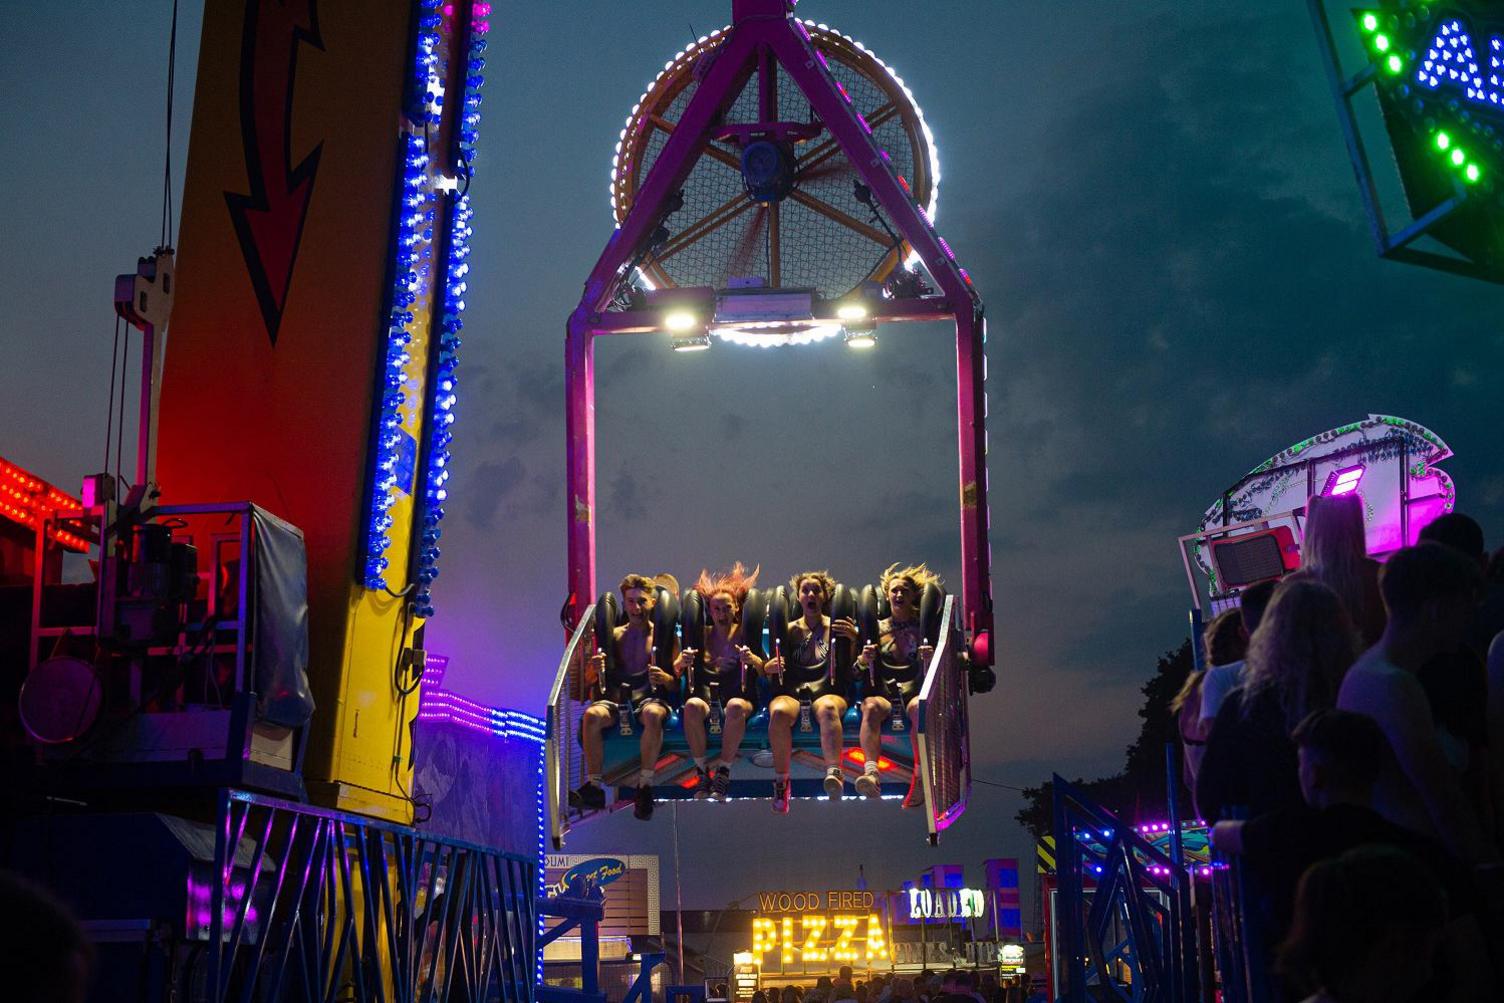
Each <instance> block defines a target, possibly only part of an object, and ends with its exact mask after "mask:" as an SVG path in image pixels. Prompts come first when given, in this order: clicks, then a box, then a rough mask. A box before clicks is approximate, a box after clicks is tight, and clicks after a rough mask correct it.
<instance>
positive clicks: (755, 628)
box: [742, 589, 768, 659]
mask: <svg viewBox="0 0 1504 1003" xmlns="http://www.w3.org/2000/svg"><path fill="white" fill-rule="evenodd" d="M767 621H768V595H767V593H766V592H759V591H758V590H757V589H748V590H747V600H746V602H744V603H742V643H743V644H745V645H746V646H747V648H748V649H749V650H750V651H751V652H752V654H754V655H756V656H757V657H758V658H762V659H766V658H767V657H768V653H767V651H766V650H765V649H764V647H763V642H762V629H763V627H764V626H765V625H766V624H767Z"/></svg>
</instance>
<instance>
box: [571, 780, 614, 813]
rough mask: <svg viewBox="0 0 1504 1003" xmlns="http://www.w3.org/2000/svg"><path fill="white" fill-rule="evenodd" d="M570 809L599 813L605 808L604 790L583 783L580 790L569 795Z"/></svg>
mask: <svg viewBox="0 0 1504 1003" xmlns="http://www.w3.org/2000/svg"><path fill="white" fill-rule="evenodd" d="M569 804H570V807H572V808H588V809H590V810H592V811H600V810H601V809H602V808H604V807H606V790H605V788H604V787H602V786H601V785H600V784H592V783H583V784H581V785H580V789H579V790H577V791H575V792H573V793H572V794H570V795H569Z"/></svg>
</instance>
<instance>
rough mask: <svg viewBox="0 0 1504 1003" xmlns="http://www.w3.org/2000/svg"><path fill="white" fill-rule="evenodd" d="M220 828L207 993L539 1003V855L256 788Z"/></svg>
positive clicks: (236, 801)
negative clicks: (273, 795)
mask: <svg viewBox="0 0 1504 1003" xmlns="http://www.w3.org/2000/svg"><path fill="white" fill-rule="evenodd" d="M216 823H217V824H216V832H215V845H214V868H213V870H212V871H211V872H210V874H209V876H208V879H207V881H206V882H204V884H206V885H207V887H199V886H198V885H197V884H195V883H194V882H193V881H191V880H190V886H189V909H190V916H189V918H190V921H193V922H196V923H198V924H200V925H202V926H203V927H205V928H206V930H205V932H206V933H207V942H208V943H207V946H206V948H205V950H206V952H207V954H208V957H207V959H206V969H207V980H206V984H205V986H204V992H203V993H202V995H198V994H195V996H194V998H196V999H199V998H201V999H207V1000H216V1001H217V1000H239V1001H251V1000H273V999H304V1000H329V1001H333V1000H336V999H339V1000H347V999H353V1000H376V1001H386V1000H393V1001H399V1000H400V1001H429V1000H450V999H465V1000H476V1001H480V1000H485V1001H495V1003H533V1000H534V984H535V978H536V957H537V951H538V943H537V931H538V912H537V908H538V907H537V898H536V895H537V889H538V873H537V868H538V862H537V861H534V860H531V859H528V858H524V857H521V856H516V855H513V854H507V853H501V852H499V851H496V850H491V849H487V848H486V847H483V846H478V845H475V844H472V843H466V842H462V841H459V840H453V839H447V838H442V837H436V836H432V835H429V834H427V833H424V832H421V831H419V830H417V829H413V828H409V827H407V826H400V825H395V824H391V823H385V822H379V821H374V820H371V819H365V818H360V817H358V816H352V815H347V814H344V813H341V812H333V811H326V810H322V809H319V808H314V807H311V806H309V805H303V804H293V803H290V802H285V801H280V800H276V799H273V798H267V797H263V796H260V795H257V794H251V793H247V792H244V791H235V790H229V791H226V792H224V794H223V795H222V796H221V800H220V803H219V809H218V813H217V819H216Z"/></svg>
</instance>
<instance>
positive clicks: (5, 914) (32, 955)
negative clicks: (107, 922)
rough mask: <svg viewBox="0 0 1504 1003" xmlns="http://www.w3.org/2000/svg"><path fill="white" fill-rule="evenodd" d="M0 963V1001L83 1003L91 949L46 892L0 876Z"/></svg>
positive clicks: (3, 874) (74, 923)
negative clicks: (0, 999) (1, 999)
mask: <svg viewBox="0 0 1504 1003" xmlns="http://www.w3.org/2000/svg"><path fill="white" fill-rule="evenodd" d="M0 959H3V960H0V998H3V999H5V1000H8V1001H10V1003H82V1001H83V999H84V996H85V995H86V994H87V992H88V985H89V966H90V965H91V964H92V962H93V959H94V949H93V946H92V945H91V944H90V943H89V941H88V940H87V939H85V937H84V932H83V929H82V928H81V927H80V926H79V925H78V921H77V920H75V919H74V918H73V916H72V914H71V913H69V912H68V910H67V908H66V907H65V906H64V905H63V904H62V903H61V902H59V901H58V900H57V899H56V898H54V897H53V895H52V893H51V892H48V891H47V890H45V889H44V888H42V887H41V886H40V885H36V884H33V883H32V882H30V881H28V880H26V879H25V878H23V877H21V876H19V875H17V874H12V873H10V872H8V871H0Z"/></svg>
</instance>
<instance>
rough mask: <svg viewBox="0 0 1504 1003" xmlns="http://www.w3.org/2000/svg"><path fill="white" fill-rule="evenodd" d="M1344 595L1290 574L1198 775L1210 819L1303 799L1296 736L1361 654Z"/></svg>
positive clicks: (1200, 801)
mask: <svg viewBox="0 0 1504 1003" xmlns="http://www.w3.org/2000/svg"><path fill="white" fill-rule="evenodd" d="M1356 654H1357V653H1356V651H1355V650H1354V647H1353V627H1352V621H1351V620H1350V619H1349V618H1348V615H1347V610H1346V608H1345V607H1344V606H1343V604H1342V600H1341V599H1339V598H1338V597H1337V594H1336V593H1335V592H1333V591H1332V590H1331V589H1330V588H1328V587H1327V586H1326V585H1324V584H1323V583H1321V582H1319V581H1315V580H1314V579H1312V578H1311V577H1309V576H1306V575H1300V576H1296V577H1294V578H1291V579H1286V580H1285V581H1284V582H1282V583H1281V584H1280V586H1279V588H1278V589H1277V590H1276V591H1275V593H1274V599H1273V601H1271V602H1270V603H1269V609H1268V610H1267V611H1266V612H1265V613H1264V619H1263V621H1262V622H1261V623H1260V624H1259V628H1258V630H1256V631H1254V632H1253V637H1252V638H1250V639H1249V642H1248V657H1247V659H1246V663H1245V670H1244V676H1243V685H1242V686H1240V687H1239V688H1238V689H1235V690H1233V691H1232V693H1230V694H1228V696H1227V699H1226V700H1224V701H1223V702H1222V707H1221V708H1220V709H1219V710H1218V711H1217V717H1216V720H1215V721H1214V722H1213V724H1212V730H1211V734H1210V735H1209V736H1208V737H1207V740H1206V754H1205V757H1204V758H1203V759H1202V761H1201V772H1200V776H1199V777H1198V778H1197V782H1196V804H1197V807H1199V808H1200V809H1201V814H1202V815H1203V816H1204V817H1206V818H1208V819H1217V818H1220V817H1222V813H1223V811H1224V810H1225V809H1227V808H1229V807H1231V806H1233V805H1238V806H1242V807H1245V808H1247V809H1248V810H1249V815H1250V817H1252V816H1256V815H1261V814H1263V813H1264V812H1266V811H1271V810H1273V809H1275V808H1279V807H1282V806H1286V805H1298V804H1300V803H1301V800H1302V799H1301V793H1300V781H1299V777H1298V768H1297V762H1296V758H1297V757H1296V753H1295V743H1294V741H1293V740H1292V739H1291V738H1290V735H1291V733H1292V732H1294V730H1295V726H1296V725H1297V724H1299V723H1300V722H1301V720H1302V719H1303V718H1305V716H1306V715H1307V714H1310V713H1311V712H1312V711H1317V710H1327V709H1329V708H1331V707H1333V706H1335V705H1336V703H1337V691H1338V689H1339V688H1340V687H1341V685H1342V677H1343V675H1345V674H1346V672H1347V670H1348V668H1349V666H1351V665H1352V663H1353V659H1354V658H1355V657H1356Z"/></svg>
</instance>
